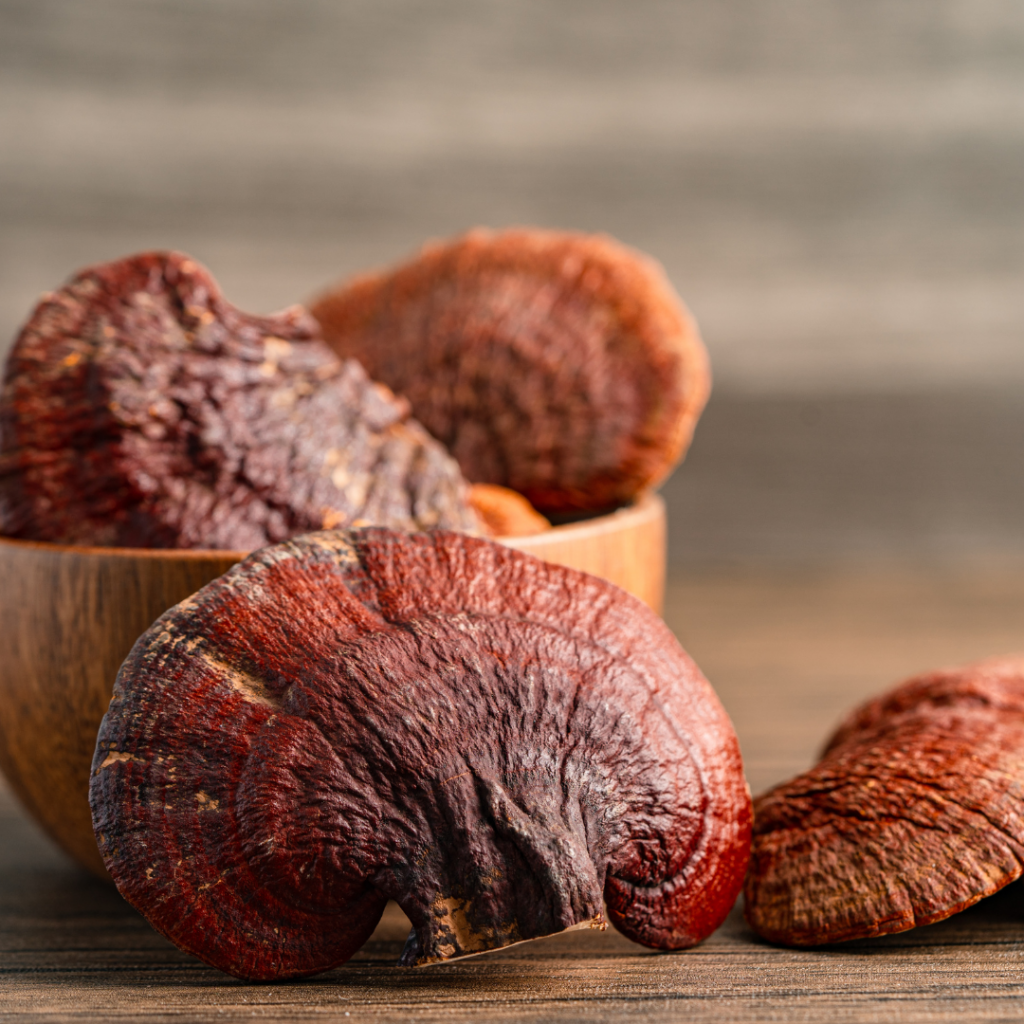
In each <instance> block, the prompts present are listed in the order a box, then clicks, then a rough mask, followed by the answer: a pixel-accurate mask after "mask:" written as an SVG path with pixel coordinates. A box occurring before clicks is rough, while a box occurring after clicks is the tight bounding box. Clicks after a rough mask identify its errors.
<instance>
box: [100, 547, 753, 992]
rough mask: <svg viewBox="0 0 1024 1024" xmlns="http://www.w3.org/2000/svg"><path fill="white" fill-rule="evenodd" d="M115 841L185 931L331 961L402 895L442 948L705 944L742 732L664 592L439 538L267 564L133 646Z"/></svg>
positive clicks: (160, 921)
mask: <svg viewBox="0 0 1024 1024" xmlns="http://www.w3.org/2000/svg"><path fill="white" fill-rule="evenodd" d="M91 802H92V807H93V822H94V826H95V830H96V836H97V839H98V842H99V847H100V851H101V853H102V854H103V857H104V860H105V863H106V865H107V867H108V869H109V871H110V873H111V875H112V876H113V878H114V880H115V881H116V882H117V885H118V887H119V889H120V891H121V892H122V894H123V895H124V896H125V897H126V898H127V899H128V900H129V901H130V902H131V903H132V904H134V905H135V906H136V907H137V908H138V909H139V910H140V911H142V912H143V913H144V914H145V915H146V916H147V917H148V918H149V920H150V921H151V922H152V924H153V925H154V926H155V927H156V928H158V929H159V930H160V931H162V932H163V933H164V934H165V935H167V936H168V937H169V938H170V939H171V940H172V941H174V942H176V943H177V944H178V945H179V946H181V947H182V948H183V949H186V950H188V951H190V952H191V953H194V954H195V955H196V956H199V957H201V958H202V959H203V960H205V961H207V962H208V963H210V964H213V965H214V966H216V967H219V968H221V969H222V970H225V971H228V972H230V973H232V974H235V975H238V976H240V977H243V978H252V979H270V978H280V977H288V976H294V975H303V974H311V973H314V972H317V971H322V970H325V969H327V968H329V967H332V966H334V965H337V964H340V963H342V962H343V961H345V960H346V959H348V958H349V957H350V956H351V955H352V954H353V953H354V952H355V951H356V950H357V949H358V948H359V947H360V946H361V945H362V944H363V942H364V941H365V940H366V938H367V937H368V936H369V935H370V933H371V932H372V930H373V928H374V926H375V925H376V924H377V921H378V919H379V917H380V915H381V913H382V910H383V908H384V905H385V902H386V900H387V899H388V898H391V899H394V900H396V901H397V902H398V903H399V905H400V906H401V907H402V909H403V910H404V911H405V912H406V913H407V914H408V915H409V917H410V919H411V920H412V923H413V925H414V932H413V933H412V935H411V936H410V940H409V943H408V944H407V947H406V950H405V953H404V955H403V962H404V963H407V964H425V963H433V962H437V961H442V960H449V959H452V958H454V957H458V956H462V955H465V954H469V953H476V952H482V951H484V950H488V949H494V948H497V947H501V946H506V945H508V944H510V943H513V942H517V941H520V940H523V939H529V938H534V937H537V936H542V935H547V934H550V933H553V932H557V931H560V930H563V929H566V928H572V927H586V926H588V925H590V926H598V927H600V926H603V907H602V897H603V898H604V900H606V901H607V907H608V914H609V915H610V918H611V920H612V922H613V923H614V924H615V925H616V926H617V927H618V928H619V929H620V930H621V931H623V932H624V933H625V934H626V935H628V936H629V937H630V938H632V939H635V940H636V941H638V942H642V943H645V944H647V945H649V946H653V947H657V948H661V949H678V948H682V947H686V946H690V945H692V944H694V943H696V942H699V941H700V940H701V939H703V938H704V937H705V936H707V935H708V934H709V933H710V932H711V931H712V930H713V929H714V928H715V927H717V925H718V924H719V923H720V922H721V921H722V920H723V918H724V917H725V915H726V914H727V912H728V910H729V908H730V907H731V906H732V903H733V901H734V899H735V896H736V894H737V892H738V890H739V887H740V885H741V884H742V876H743V873H744V871H745V868H746V863H747V857H748V852H749V829H750V817H749V814H750V806H749V795H748V793H747V789H746V783H745V781H744V779H743V775H742V768H741V763H740V756H739V751H738V748H737V743H736V739H735V736H734V734H733V731H732V727H731V725H730V723H729V721H728V718H727V717H726V715H725V713H724V711H723V710H722V708H721V706H720V704H719V702H718V700H717V698H716V697H715V695H714V692H713V691H712V690H711V688H710V687H709V685H708V684H707V682H706V681H705V679H704V678H703V676H702V675H701V673H700V671H699V670H698V669H697V667H696V666H695V665H694V664H693V662H692V661H691V660H690V659H689V658H688V657H687V655H686V654H685V653H684V652H683V650H682V649H681V648H680V647H679V645H678V643H677V642H676V640H675V639H674V637H673V636H672V635H671V633H670V632H669V631H668V629H667V628H666V627H665V625H664V624H663V623H662V622H661V620H660V619H659V618H658V617H657V616H656V615H654V613H652V612H651V611H650V610H649V609H647V608H646V607H645V606H644V605H642V604H641V603H640V602H639V601H637V600H635V599H634V598H632V597H629V596H628V595H626V594H625V593H624V592H623V591H620V590H618V589H617V588H616V587H613V586H611V585H610V584H608V583H605V582H604V581H602V580H599V579H597V578H595V577H591V576H587V575H585V574H583V573H579V572H576V571H573V570H570V569H565V568H562V567H560V566H554V565H550V564H547V563H545V562H542V561H540V560H538V559H535V558H533V557H531V556H529V555H524V554H522V553H520V552H517V551H513V550H510V549H508V548H505V547H503V546H501V545H498V544H495V543H493V542H490V541H484V540H478V539H475V538H472V537H467V536H465V535H462V534H454V533H447V532H443V531H438V532H435V533H429V534H401V533H396V532H392V531H387V530H380V529H367V530H355V531H347V532H346V531H341V532H336V533H320V534H311V535H308V536H305V537H301V538H297V539H295V540H292V541H289V542H287V543H285V544H281V545H278V546H276V547H272V548H267V549H264V550H263V551H260V552H257V553H255V554H254V555H252V556H250V557H249V558H248V559H247V560H246V561H245V562H243V563H241V564H240V565H239V566H237V567H235V568H234V569H232V570H231V571H229V572H228V573H227V574H225V575H224V576H223V577H221V578H220V579H218V580H216V581H214V582H213V583H211V584H209V585H208V586H206V587H205V588H203V589H202V590H201V591H199V592H198V593H197V594H196V595H194V596H193V597H192V598H190V599H189V600H188V601H186V602H184V603H183V604H181V605H178V606H177V607H176V608H173V609H171V611H169V612H168V613H166V614H165V615H164V616H163V617H162V618H160V619H159V620H158V621H157V622H156V623H155V624H154V626H153V627H152V629H150V631H149V632H148V633H146V634H145V635H144V636H143V637H142V638H141V639H140V640H139V642H138V643H137V644H136V646H135V648H134V649H133V651H132V653H131V655H130V656H129V658H128V659H127V660H126V662H125V664H124V666H123V668H122V670H121V672H120V674H119V676H118V679H117V684H116V686H115V691H114V698H113V701H112V703H111V706H110V710H109V711H108V713H107V715H106V717H105V719H104V721H103V726H102V728H101V730H100V734H99V740H98V744H97V749H96V756H95V759H94V762H93V773H92V783H91Z"/></svg>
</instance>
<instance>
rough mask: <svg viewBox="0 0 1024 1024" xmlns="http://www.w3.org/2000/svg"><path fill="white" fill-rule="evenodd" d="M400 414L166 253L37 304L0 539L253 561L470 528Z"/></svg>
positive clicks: (4, 474)
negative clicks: (322, 538) (257, 553)
mask: <svg viewBox="0 0 1024 1024" xmlns="http://www.w3.org/2000/svg"><path fill="white" fill-rule="evenodd" d="M466 489H467V485H466V482H465V480H464V479H463V478H462V476H461V474H460V473H459V470H458V467H457V465H456V464H455V462H454V461H453V460H452V459H451V457H450V456H449V455H448V454H447V452H445V450H444V448H443V447H442V446H441V445H440V444H438V442H437V441H435V440H434V439H433V438H432V437H430V436H429V435H428V434H427V432H426V431H425V430H424V429H423V428H422V427H421V426H420V425H419V424H418V423H416V421H415V420H412V419H410V418H409V406H408V403H407V402H405V401H404V400H403V399H399V398H396V397H395V396H394V395H393V394H392V393H391V392H390V391H389V390H388V389H387V388H386V387H384V386H383V385H379V384H375V383H374V382H373V381H371V380H369V379H368V378H367V376H366V373H365V371H364V370H363V369H362V367H361V366H359V365H358V364H357V363H356V362H354V361H352V360H348V361H345V362H340V361H339V360H338V359H337V357H336V356H335V355H334V354H333V353H332V352H331V351H330V349H328V348H327V346H326V345H325V344H324V342H323V340H322V339H321V337H320V332H319V328H318V326H317V324H316V321H315V320H313V319H312V317H310V316H309V314H308V313H306V312H305V311H304V310H302V309H301V308H300V307H293V308H291V309H289V310H286V311H284V312H283V313H278V314H276V315H272V316H250V315H248V314H246V313H242V312H241V311H240V310H238V309H236V308H235V307H234V306H232V305H231V304H230V303H228V302H227V301H225V300H224V298H223V297H222V296H221V293H220V290H219V289H218V287H217V285H216V282H215V281H214V280H213V278H212V277H211V276H210V274H209V272H208V271H207V270H206V269H205V268H203V267H202V266H200V265H199V264H198V263H197V262H196V261H194V260H192V259H190V258H189V257H187V256H185V255H183V254H181V253H173V252H171V253H163V252H151V253H143V254H141V255H138V256H133V257H128V258H126V259H122V260H117V261H115V262H113V263H106V264H102V265H98V266H95V267H90V268H88V269H86V270H83V271H81V272H80V273H79V274H77V275H76V276H75V277H74V278H72V280H71V281H69V282H68V283H67V284H66V285H65V286H64V287H63V288H61V289H60V290H59V291H57V292H55V293H52V294H49V295H46V296H44V297H43V299H42V301H41V302H40V303H39V305H38V306H37V307H36V309H35V311H34V312H33V314H32V316H31V317H30V319H29V321H28V323H27V324H26V325H25V327H24V328H23V330H22V332H21V334H20V336H19V337H18V339H17V340H16V342H15V345H14V348H13V349H12V351H11V353H10V356H9V358H8V362H7V369H6V374H5V379H4V385H3V392H2V396H0V533H2V534H4V535H5V536H10V537H20V538H24V539H28V540H43V541H51V542H59V543H65V544H87V545H99V546H117V547H155V548H226V549H231V550H252V549H253V548H257V547H261V546H263V545H264V544H268V543H273V542H276V541H280V540H284V539H285V538H287V537H290V536H292V535H294V534H296V533H301V532H305V531H308V530H317V529H321V528H324V527H328V528H329V527H337V526H350V525H353V524H354V523H355V524H358V523H359V521H365V522H373V523H379V524H382V525H388V526H395V527H400V528H404V529H427V528H429V527H433V526H444V527H448V528H451V529H475V528H476V526H477V519H476V516H475V515H474V513H473V511H472V509H471V508H470V506H469V504H468V500H467V494H466Z"/></svg>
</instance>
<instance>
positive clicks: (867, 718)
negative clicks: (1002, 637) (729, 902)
mask: <svg viewBox="0 0 1024 1024" xmlns="http://www.w3.org/2000/svg"><path fill="white" fill-rule="evenodd" d="M754 818H755V825H754V840H753V849H752V853H751V865H750V872H749V875H748V877H747V882H746V914H747V920H748V921H749V922H750V924H751V926H752V927H753V928H754V929H755V930H756V931H757V932H759V933H760V934H761V935H763V936H764V937H765V938H767V939H769V940H771V941H772V942H781V943H786V944H791V945H801V946H802V945H816V944H819V943H825V942H840V941H844V940H847V939H858V938H865V937H868V936H873V935H886V934H889V933H891V932H900V931H906V930H907V929H908V928H914V927H916V926H917V925H923V924H930V923H932V922H933V921H941V920H942V919H943V918H946V917H949V916H950V915H951V914H955V913H957V911H960V910H963V909H965V908H966V907H969V906H970V905H971V904H972V903H976V902H977V901H978V900H980V899H982V898H983V897H985V896H989V895H991V894H992V893H994V892H996V891H997V890H998V889H1001V888H1002V887H1003V886H1005V885H1007V884H1008V883H1010V882H1012V881H1013V880H1014V879H1016V878H1018V877H1019V876H1020V875H1021V872H1022V865H1024V659H1022V658H1005V659H992V660H989V661H983V662H979V663H978V664H975V665H969V666H967V667H965V668H959V669H949V670H944V671H938V672H932V673H928V674H926V675H922V676H919V677H917V678H914V679H911V680H910V681H909V682H907V683H905V684H903V685H902V686H900V687H898V688H897V689H896V690H894V691H892V692H891V693H889V694H887V695H886V696H884V697H881V698H879V699H877V700H874V701H871V702H870V703H868V704H866V705H865V706H864V707H862V708H860V709H858V710H857V711H855V712H854V713H853V714H852V715H851V716H850V717H849V718H848V719H847V720H846V721H845V722H844V723H843V724H842V725H841V726H840V728H839V730H838V732H837V733H836V734H835V736H834V737H833V738H832V740H831V741H830V742H829V744H828V746H827V747H826V750H825V753H824V754H823V755H822V760H821V762H820V763H819V764H818V765H816V766H815V767H814V768H812V769H811V770H810V771H808V772H805V773H804V774H803V775H800V776H797V778H795V779H793V780H792V781H791V782H787V783H785V784H784V785H781V786H778V787H776V788H775V789H773V790H771V791H770V792H768V793H766V794H764V795H763V796H761V797H759V798H758V800H757V801H756V802H755V805H754Z"/></svg>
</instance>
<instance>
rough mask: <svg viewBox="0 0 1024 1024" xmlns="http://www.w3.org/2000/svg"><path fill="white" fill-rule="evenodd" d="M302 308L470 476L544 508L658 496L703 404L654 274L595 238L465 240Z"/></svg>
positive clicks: (643, 261) (696, 346)
mask: <svg viewBox="0 0 1024 1024" xmlns="http://www.w3.org/2000/svg"><path fill="white" fill-rule="evenodd" d="M312 312H313V315H314V316H316V317H317V319H318V320H319V321H320V323H321V325H322V326H323V329H324V337H325V338H326V339H327V341H328V343H329V344H330V345H332V346H333V347H334V349H335V350H336V351H337V352H339V353H340V354H341V355H344V356H354V357H355V358H357V359H359V360H360V361H361V362H362V363H363V365H365V366H366V368H367V370H368V371H369V373H370V374H371V376H373V377H374V378H376V379H378V380H382V381H384V382H385V383H387V384H389V385H390V386H391V387H393V388H394V389H395V390H396V391H398V392H400V393H401V394H403V395H406V396H407V397H408V398H409V401H410V402H411V403H412V409H413V413H414V414H415V415H416V416H417V417H419V419H420V420H421V421H422V422H423V424H424V425H425V426H426V428H427V429H428V430H429V431H430V432H431V433H432V434H433V435H434V436H435V437H437V438H439V439H440V440H441V441H443V442H444V443H445V445H447V447H448V449H449V451H451V453H452V454H453V455H454V456H455V458H456V459H458V461H459V465H460V466H461V467H462V471H463V472H464V473H465V474H466V476H467V477H468V478H469V479H470V480H472V481H474V482H479V483H494V484H502V485H504V486H507V487H511V488H514V489H515V490H517V491H520V492H521V493H523V494H525V495H526V497H527V498H529V499H530V501H531V502H533V504H534V505H535V506H536V507H537V508H538V509H540V510H541V511H542V512H566V511H573V510H598V509H606V508H611V507H613V506H617V505H622V504H626V503H628V502H630V501H632V500H633V499H634V498H635V497H636V495H637V494H639V493H640V492H641V491H642V490H644V489H645V488H648V487H653V486H656V485H657V484H658V483H660V482H661V481H662V480H663V479H664V478H665V476H667V475H668V473H669V472H670V470H671V469H672V467H673V466H674V465H675V463H676V462H677V461H678V460H679V459H680V458H681V457H682V455H683V453H684V451H685V450H686V447H687V446H688V445H689V443H690V438H691V436H692V434H693V429H694V426H695V424H696V422H697V418H698V416H699V415H700V413H701V410H702V409H703V407H704V403H705V401H706V400H707V395H708V389H709V374H708V362H707V354H706V352H705V350H704V346H703V344H702V343H701V340H700V337H699V335H698V333H697V328H696V325H695V324H694V322H693V320H692V319H691V317H690V315H689V313H688V312H687V311H686V309H685V308H684V306H683V305H682V303H681V302H680V300H679V297H678V296H677V295H676V293H675V291H674V290H673V289H672V286H671V285H670V284H669V282H668V280H667V278H666V277H665V275H664V273H663V271H662V270H661V267H660V266H659V265H658V264H657V263H655V262H654V261H653V260H651V259H649V258H647V257H645V256H642V255H640V254H639V253H637V252H634V251H633V250H631V249H628V248H626V247H625V246H622V245H620V244H618V243H617V242H614V241H613V240H612V239H610V238H606V237H604V236H600V235H583V234H571V233H567V232H557V231H540V230H536V229H533V230H529V229H519V230H511V231H504V232H501V233H498V234H491V233H489V232H486V231H481V230H478V231H473V232H471V233H469V234H467V235H465V236H463V237H462V238H458V239H456V240H454V241H451V242H447V243H442V244H435V245H430V246H427V247H426V248H425V249H424V250H423V251H422V252H421V253H420V255H419V256H418V257H417V258H416V259H414V260H413V261H411V262H410V263H407V264H405V265H404V266H401V267H399V268H397V269H395V270H392V271H390V272H385V273H381V274H376V275H368V276H364V277H361V278H357V279H356V280H355V281H352V282H351V283H349V284H348V285H346V286H344V287H341V288H339V289H338V290H336V291H334V292H331V293H329V294H327V295H324V296H323V297H322V298H321V299H320V300H319V301H318V302H316V303H315V304H314V305H313V307H312Z"/></svg>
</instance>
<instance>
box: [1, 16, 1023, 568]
mask: <svg viewBox="0 0 1024 1024" xmlns="http://www.w3.org/2000/svg"><path fill="white" fill-rule="evenodd" d="M1022 200H1024V7H1022V6H1021V5H1020V4H1019V3H1017V2H1015V0H898V2H893V0H861V2H858V3H856V4H851V3H844V2H841V0H732V2H730V3H728V4H709V3H705V2H701V0H633V2H631V3H629V4H626V3H622V2H614V0H560V2H559V3H555V4H552V3H549V2H546V0H504V2H501V0H495V2H492V3H485V4H481V3H478V2H472V0H386V2H380V0H348V2H346V3H336V2H333V0H289V2H288V3H287V4H282V3H278V2H273V0H244V2H243V0H173V2H172V0H89V3H81V2H80V0H0V339H3V340H2V341H0V345H5V344H6V343H7V342H6V339H9V338H10V337H12V336H13V334H14V332H15V330H16V328H17V325H18V323H19V322H20V321H21V320H22V319H23V318H24V317H25V316H26V315H27V313H28V311H29V309H30V308H31V305H32V303H33V301H34V299H35V297H36V295H37V294H38V293H39V292H40V291H42V290H44V289H46V288H49V287H52V286H55V285H56V284H58V283H59V282H61V281H62V280H63V279H64V278H65V277H66V276H67V275H68V274H69V273H70V272H71V271H73V270H74V269H75V268H77V267H79V266H81V265H83V264H86V263H90V262H94V261H98V260H104V259H109V258H113V257H116V256H120V255H123V254H126V253H128V252H131V251H135V250H138V249H141V248H146V247H177V248H182V249H185V250H188V251H190V252H192V253H193V254H195V255H196V256H198V257H199V258H201V259H202V260H204V261H205V262H206V263H207V264H208V265H209V266H210V267H211V268H212V269H213V271H214V272H215V274H216V275H217V276H218V278H219V279H220V280H221V282H222V283H223V285H224V288H225V290H226V292H227V294H228V296H229V297H230V298H232V299H233V300H234V301H236V302H237V303H239V304H240V305H243V306H245V307H248V308H252V309H255V310H267V309H271V308H274V307H278V306H280V305H283V304H287V303H290V302H293V301H298V300H302V299H303V298H305V297H307V296H308V295H309V294H310V293H312V292H314V291H316V290H317V289H318V288H320V287H321V286H323V285H325V284H327V283H330V282H332V281H333V280H335V279H337V278H339V277H341V276H344V275H346V274H349V273H351V272H353V271H355V270H357V269H360V268H364V267H367V266H371V265H376V264H380V263H382V262H386V261H390V260H393V259H396V258H399V257H401V256H404V255H405V254H407V253H409V252H410V251H412V250H413V249H415V248H416V247H417V246H418V245H419V244H420V242H421V241H423V240H424V239H425V238H427V237H430V236H438V235H447V234H451V233H454V232H457V231H460V230H462V229H464V228H467V227H469V226H471V225H474V224H478V223H483V224H490V225H504V224H509V223H536V224H545V225H553V226H563V227H572V228H581V229H586V230H594V231H608V232H611V233H613V234H615V235H617V236H619V237H620V238H622V239H624V240H625V241H627V242H630V243H632V244H634V245H636V246H639V247H640V248H642V249H646V250H648V251H650V252H652V253H653V254H654V255H656V256H657V257H658V258H660V259H661V260H662V261H663V262H664V263H665V265H666V266H667V268H668V270H669V273H670V275H671V276H672V278H673V280H674V281H675V283H676V285H677V286H678V288H679V290H680V292H681V293H682V294H683V296H684V297H685V298H686V299H687V301H688V302H689V303H690V305H691V306H692V308H693V309H694V311H695V312H696V314H697V316H698V319H699V320H700V322H701V324H702V327H703V331H704V334H705V336H706V338H707V342H708V346H709V348H710V350H711V354H712V359H713V363H714V367H715V373H716V392H715V397H714V399H713V402H712V405H711V406H710V408H709V410H708V413H707V416H706V418H705V421H704V423H703V424H702V426H701V428H700V430H699V432H698V436H697V441H696V444H695V446H694V449H693V453H692V456H691V459H690V461H689V462H688V463H687V465H686V466H684V467H683V468H682V469H681V470H680V471H679V473H678V474H677V475H676V477H675V479H674V480H673V481H672V482H671V483H670V484H669V486H668V488H667V495H668V497H669V500H670V505H671V509H672V513H673V529H672V537H673V540H672V558H673V562H674V563H675V564H676V565H678V566H681V567H682V566H689V565H693V564H697V563H710V564H720V563H723V562H727V563H743V564H749V563H750V562H751V560H765V561H768V562H772V563H777V562H786V563H789V562H793V561H799V562H811V563H817V562H821V561H822V560H826V561H827V560H840V561H842V560H856V561H860V562H862V561H863V560H864V559H880V560H883V561H893V560H897V561H900V560H907V559H910V560H914V561H916V562H924V563H929V564H931V563H935V562H949V561H958V562H962V561H964V560H968V561H970V560H976V559H983V560H989V561H991V560H1005V559H1007V558H1011V559H1014V560H1016V561H1018V562H1019V561H1024V530H1022V529H1021V525H1020V520H1021V516H1020V509H1021V507H1022V505H1024V482H1022V481H1024V472H1022V470H1024V455H1022V448H1024V445H1022V444H1021V442H1022V440H1024V429H1022V428H1024V411H1022V402H1021V400H1020V396H1021V394H1022V384H1024V337H1022V327H1024V288H1022V287H1021V277H1022V271H1024V201H1022Z"/></svg>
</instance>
